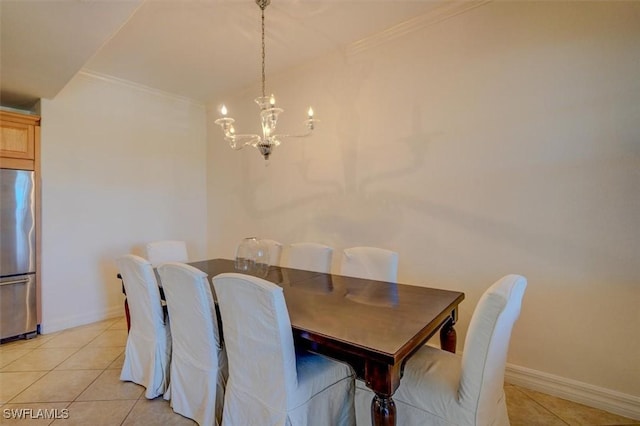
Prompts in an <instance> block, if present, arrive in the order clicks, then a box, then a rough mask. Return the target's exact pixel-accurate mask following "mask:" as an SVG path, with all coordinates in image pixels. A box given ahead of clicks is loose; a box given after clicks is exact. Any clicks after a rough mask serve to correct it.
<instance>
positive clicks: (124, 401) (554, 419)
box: [0, 319, 640, 426]
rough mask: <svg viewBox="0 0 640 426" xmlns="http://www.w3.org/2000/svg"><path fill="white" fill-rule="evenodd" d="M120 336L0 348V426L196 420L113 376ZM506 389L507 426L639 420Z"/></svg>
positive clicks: (81, 336) (111, 328) (122, 329)
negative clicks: (14, 416)
mask: <svg viewBox="0 0 640 426" xmlns="http://www.w3.org/2000/svg"><path fill="white" fill-rule="evenodd" d="M126 340H127V330H126V323H125V321H124V319H121V320H120V319H115V320H108V321H101V322H98V323H95V324H90V325H86V326H82V327H77V328H73V329H70V330H65V331H62V332H59V333H54V334H47V335H40V336H37V337H36V338H34V339H31V340H17V341H14V342H9V343H4V344H2V345H0V425H20V426H30V425H63V426H71V425H96V426H100V425H104V426H110V425H126V426H129V425H141V426H142V425H144V426H147V425H195V424H196V423H195V422H193V421H191V420H190V419H187V418H184V417H182V416H180V415H179V414H175V413H174V412H173V410H172V409H171V407H170V406H169V403H168V402H167V401H164V400H163V399H162V398H161V397H160V398H156V399H154V400H147V399H145V398H144V393H143V390H144V388H143V387H142V386H139V385H136V384H133V383H126V382H121V381H120V378H119V377H120V369H121V367H122V362H123V358H124V345H125V342H126ZM505 392H506V395H507V405H508V409H509V418H510V419H511V424H512V425H513V426H518V425H526V426H529V425H532V426H535V425H544V426H554V425H640V422H635V421H634V420H631V419H627V418H624V417H620V416H617V415H615V414H611V413H607V412H605V411H601V410H597V409H595V408H590V407H586V406H584V405H581V404H576V403H574V402H570V401H566V400H563V399H559V398H555V397H553V396H550V395H546V394H543V393H540V392H535V391H532V390H528V389H525V388H522V387H518V386H513V385H506V386H505ZM29 409H30V410H31V411H28V410H29ZM38 410H40V411H38ZM12 413H22V414H23V416H26V417H28V418H27V419H24V418H23V419H15V418H10V417H11V414H12ZM56 416H57V417H58V418H57V419H56V418H55V417H56ZM67 416H68V418H62V417H67ZM7 417H9V418H7ZM51 417H54V418H51Z"/></svg>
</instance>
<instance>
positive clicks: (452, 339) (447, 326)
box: [440, 315, 458, 353]
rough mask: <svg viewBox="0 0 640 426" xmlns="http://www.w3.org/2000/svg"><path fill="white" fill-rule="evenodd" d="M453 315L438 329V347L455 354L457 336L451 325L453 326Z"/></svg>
mask: <svg viewBox="0 0 640 426" xmlns="http://www.w3.org/2000/svg"><path fill="white" fill-rule="evenodd" d="M454 318H455V315H452V316H450V317H449V319H448V320H447V321H446V322H445V323H444V325H443V326H442V328H440V347H441V348H442V349H444V350H445V351H449V352H451V353H456V342H457V338H458V336H457V334H456V330H455V328H453V325H454V324H455V320H454Z"/></svg>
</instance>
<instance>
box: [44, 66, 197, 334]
mask: <svg viewBox="0 0 640 426" xmlns="http://www.w3.org/2000/svg"><path fill="white" fill-rule="evenodd" d="M41 114H42V137H41V145H42V205H43V207H42V222H43V223H42V230H43V232H42V251H43V253H42V260H43V262H42V273H43V275H42V303H43V306H42V329H43V331H44V332H45V333H48V332H52V331H57V330H60V329H64V328H68V327H72V326H77V325H79V324H83V323H88V322H93V321H97V320H100V319H104V318H107V317H112V316H115V315H123V308H122V301H123V296H122V292H121V286H120V282H119V280H117V279H116V274H117V270H116V267H115V263H114V259H115V258H116V257H117V256H119V255H122V254H127V253H130V252H134V253H136V254H139V255H142V254H143V252H142V247H143V245H144V244H145V243H146V242H148V241H152V240H159V239H181V240H185V241H187V244H188V250H189V252H190V256H191V257H192V258H194V259H199V258H203V257H204V255H205V253H206V231H205V229H206V226H207V220H206V217H207V210H206V208H207V206H206V172H205V158H204V157H205V153H206V146H205V143H206V135H205V131H206V129H205V108H204V106H202V105H197V104H193V103H191V102H188V101H185V100H183V99H176V98H172V97H169V96H166V95H163V94H161V93H157V92H152V91H149V90H144V89H143V88H139V87H135V86H132V85H130V84H123V83H121V82H117V81H113V80H107V79H104V78H100V77H97V76H93V75H90V74H87V73H80V74H79V75H77V76H76V77H75V78H74V79H73V80H72V81H71V82H70V83H69V84H68V85H67V86H66V87H65V88H64V90H63V91H62V92H60V93H59V94H58V95H57V96H56V98H55V99H54V100H43V101H42V103H41Z"/></svg>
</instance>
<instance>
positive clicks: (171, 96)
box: [78, 68, 206, 108]
mask: <svg viewBox="0 0 640 426" xmlns="http://www.w3.org/2000/svg"><path fill="white" fill-rule="evenodd" d="M78 75H82V76H85V77H89V78H94V79H96V80H102V81H105V82H107V83H113V84H117V85H118V86H123V87H127V88H129V89H132V90H137V91H141V92H145V93H149V94H151V95H155V96H160V97H163V98H167V99H170V100H173V101H178V102H184V103H188V104H191V105H193V106H196V107H202V108H205V107H206V104H205V103H204V102H200V101H196V100H194V99H191V98H188V97H186V96H180V95H176V94H174V93H170V92H165V91H163V90H158V89H154V88H153V87H149V86H145V85H144V84H140V83H135V82H133V81H129V80H125V79H122V78H118V77H113V76H111V75H108V74H102V73H99V72H96V71H91V70H88V69H86V68H83V69H82V70H80V71H79V72H78Z"/></svg>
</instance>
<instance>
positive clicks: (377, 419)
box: [371, 394, 396, 426]
mask: <svg viewBox="0 0 640 426" xmlns="http://www.w3.org/2000/svg"><path fill="white" fill-rule="evenodd" d="M371 423H372V425H373V426H395V424H396V403H395V402H393V398H391V397H390V396H389V397H385V396H383V395H379V394H376V395H375V396H374V397H373V400H372V401H371Z"/></svg>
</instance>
